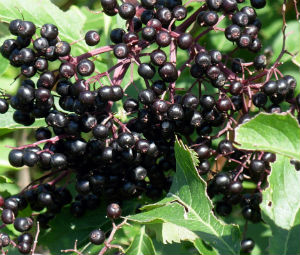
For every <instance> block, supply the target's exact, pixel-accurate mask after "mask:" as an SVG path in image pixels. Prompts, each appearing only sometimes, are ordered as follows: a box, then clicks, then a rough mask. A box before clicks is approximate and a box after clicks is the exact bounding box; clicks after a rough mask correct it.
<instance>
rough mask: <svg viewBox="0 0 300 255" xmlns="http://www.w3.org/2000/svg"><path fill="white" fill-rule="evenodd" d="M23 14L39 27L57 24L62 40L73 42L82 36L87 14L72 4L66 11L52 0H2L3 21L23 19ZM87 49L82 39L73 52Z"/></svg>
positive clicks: (0, 1)
mask: <svg viewBox="0 0 300 255" xmlns="http://www.w3.org/2000/svg"><path fill="white" fill-rule="evenodd" d="M22 15H23V17H24V19H25V20H29V21H32V22H33V23H34V24H35V25H36V26H38V27H41V26H42V25H43V24H46V23H51V24H55V25H56V26H57V27H58V29H59V37H60V38H61V39H62V40H66V41H68V42H73V41H76V40H78V39H80V38H81V37H82V34H81V33H82V28H83V25H84V22H85V16H84V15H82V13H81V12H80V10H79V8H77V7H76V6H72V7H71V8H70V9H69V10H68V11H66V12H64V11H62V10H60V9H59V8H58V7H57V6H56V5H54V4H53V3H51V1H50V0H43V1H40V0H14V1H6V0H0V21H1V22H10V21H11V20H14V19H17V18H19V19H22ZM37 34H38V31H37ZM74 50H76V51H74ZM87 50H88V47H87V46H86V45H85V43H84V41H80V42H78V43H76V47H72V53H74V54H78V53H79V52H83V51H87Z"/></svg>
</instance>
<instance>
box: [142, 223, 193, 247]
mask: <svg viewBox="0 0 300 255" xmlns="http://www.w3.org/2000/svg"><path fill="white" fill-rule="evenodd" d="M148 226H149V228H150V229H151V230H153V231H154V232H155V233H156V239H157V241H159V242H162V243H164V244H167V243H173V242H175V243H180V242H181V241H192V240H196V239H197V238H198V236H197V235H196V234H195V233H194V232H192V231H190V230H188V229H186V228H184V227H180V226H178V225H175V224H173V223H170V222H166V223H158V224H151V225H148Z"/></svg>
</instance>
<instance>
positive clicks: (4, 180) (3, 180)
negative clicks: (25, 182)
mask: <svg viewBox="0 0 300 255" xmlns="http://www.w3.org/2000/svg"><path fill="white" fill-rule="evenodd" d="M0 183H1V184H2V183H13V181H12V180H11V179H10V178H8V177H7V176H5V175H0Z"/></svg>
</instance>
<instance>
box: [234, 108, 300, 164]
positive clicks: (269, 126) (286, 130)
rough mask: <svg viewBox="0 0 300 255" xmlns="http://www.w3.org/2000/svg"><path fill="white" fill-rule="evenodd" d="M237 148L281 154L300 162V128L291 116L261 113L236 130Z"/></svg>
mask: <svg viewBox="0 0 300 255" xmlns="http://www.w3.org/2000/svg"><path fill="white" fill-rule="evenodd" d="M235 141H236V142H237V143H238V144H239V145H238V146H237V147H239V148H242V149H245V150H262V151H269V152H274V153H280V154H282V155H285V156H287V157H290V158H295V159H298V160H300V142H299V141H300V127H299V124H298V122H297V120H296V119H295V118H294V117H293V116H292V115H290V114H287V113H283V114H277V113H276V114H275V113H274V114H268V113H259V114H258V115H256V116H255V117H254V118H253V119H252V120H250V121H248V122H247V123H245V124H242V125H240V126H239V127H238V128H236V130H235Z"/></svg>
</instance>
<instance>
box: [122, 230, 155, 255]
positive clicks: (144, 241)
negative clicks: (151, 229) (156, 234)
mask: <svg viewBox="0 0 300 255" xmlns="http://www.w3.org/2000/svg"><path fill="white" fill-rule="evenodd" d="M126 254H130V255H150V254H151V255H154V254H156V252H155V249H154V246H153V243H152V240H151V238H150V237H149V236H148V235H147V234H146V232H145V226H142V227H141V229H140V233H138V234H137V235H136V236H135V237H134V239H133V241H132V243H131V244H130V246H129V247H128V249H127V250H126Z"/></svg>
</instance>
